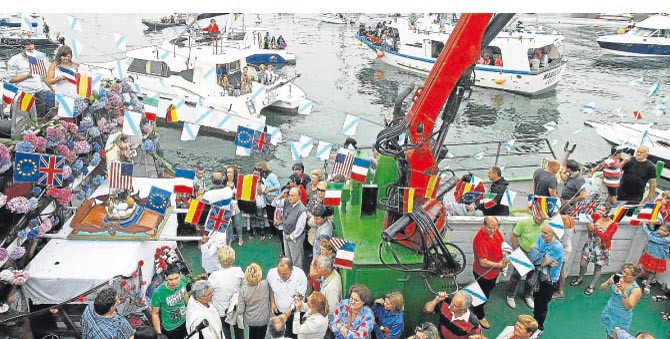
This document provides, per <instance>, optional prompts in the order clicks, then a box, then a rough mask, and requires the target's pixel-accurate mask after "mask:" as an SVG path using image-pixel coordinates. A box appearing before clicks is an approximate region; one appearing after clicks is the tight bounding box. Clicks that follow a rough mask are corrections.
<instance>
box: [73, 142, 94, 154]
mask: <svg viewBox="0 0 670 339" xmlns="http://www.w3.org/2000/svg"><path fill="white" fill-rule="evenodd" d="M73 150H74V152H75V153H76V154H86V153H90V152H91V145H89V144H88V142H86V141H75V142H74V147H73Z"/></svg>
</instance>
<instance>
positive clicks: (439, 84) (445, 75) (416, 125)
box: [406, 13, 492, 196]
mask: <svg viewBox="0 0 670 339" xmlns="http://www.w3.org/2000/svg"><path fill="white" fill-rule="evenodd" d="M491 17H492V14H490V13H486V14H483V13H478V14H463V15H462V16H461V18H460V20H459V21H458V24H457V25H456V27H455V28H454V30H453V32H452V33H451V35H450V36H449V40H448V41H447V44H446V46H445V48H444V50H443V51H442V53H440V56H439V57H438V59H437V60H436V61H435V65H434V66H433V68H432V69H431V71H430V73H429V74H428V77H427V78H426V82H425V83H424V86H423V87H420V88H418V89H417V91H416V93H415V94H414V98H412V101H413V104H412V107H411V108H410V111H409V113H408V114H407V116H406V119H407V121H408V126H409V128H408V129H409V131H408V132H409V140H410V143H411V144H412V145H415V148H413V149H410V150H407V152H406V157H407V162H408V164H409V180H408V184H409V186H410V187H414V188H416V193H417V195H419V196H423V194H424V192H425V188H426V185H427V184H428V179H429V176H430V175H433V174H434V173H436V171H437V163H436V160H435V155H434V154H432V153H431V151H430V150H431V140H430V136H431V134H432V133H433V128H434V127H435V120H436V119H437V117H438V115H439V113H440V110H441V109H442V106H443V105H444V104H445V102H446V101H447V98H448V97H449V95H450V94H451V92H452V90H453V89H454V87H455V86H456V84H457V83H458V80H459V79H460V78H461V75H462V74H463V73H464V72H465V71H466V70H467V69H468V68H469V67H471V66H472V65H473V64H474V63H475V62H476V61H477V59H478V58H479V56H480V53H481V47H480V46H481V44H482V38H483V36H484V32H485V31H486V27H487V26H488V24H489V21H490V20H491Z"/></svg>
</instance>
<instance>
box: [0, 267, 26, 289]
mask: <svg viewBox="0 0 670 339" xmlns="http://www.w3.org/2000/svg"><path fill="white" fill-rule="evenodd" d="M29 277H30V274H29V273H28V271H26V270H14V269H11V268H8V269H6V270H4V271H2V272H0V280H2V281H5V282H8V283H10V284H12V285H15V286H19V285H23V284H25V283H26V280H28V278H29Z"/></svg>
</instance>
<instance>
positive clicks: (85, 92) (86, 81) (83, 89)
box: [76, 73, 93, 99]
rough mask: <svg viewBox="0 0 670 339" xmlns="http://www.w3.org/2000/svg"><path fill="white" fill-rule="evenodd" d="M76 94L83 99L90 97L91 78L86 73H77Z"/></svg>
mask: <svg viewBox="0 0 670 339" xmlns="http://www.w3.org/2000/svg"><path fill="white" fill-rule="evenodd" d="M76 77H77V94H79V96H80V97H82V98H84V99H88V98H90V97H91V86H92V84H93V79H92V78H91V77H89V76H87V75H84V74H81V73H77V76H76Z"/></svg>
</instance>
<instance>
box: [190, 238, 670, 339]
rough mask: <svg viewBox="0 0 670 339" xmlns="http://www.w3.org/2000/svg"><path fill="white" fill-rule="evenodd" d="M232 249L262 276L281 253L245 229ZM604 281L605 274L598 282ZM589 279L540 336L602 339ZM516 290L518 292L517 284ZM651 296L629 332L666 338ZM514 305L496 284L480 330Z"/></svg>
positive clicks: (603, 298)
mask: <svg viewBox="0 0 670 339" xmlns="http://www.w3.org/2000/svg"><path fill="white" fill-rule="evenodd" d="M233 248H234V249H235V252H236V257H237V258H236V261H235V265H236V266H240V267H242V270H244V268H245V267H246V266H247V265H249V264H250V263H252V262H256V263H258V264H259V265H261V267H262V268H263V275H264V276H265V275H267V272H268V270H269V269H270V268H272V267H274V266H275V265H276V262H277V257H278V256H279V253H280V252H281V246H280V245H279V240H278V239H277V237H275V238H273V239H272V240H267V239H266V240H263V241H261V240H260V237H258V236H256V237H254V239H253V240H249V239H248V236H247V234H246V231H245V235H244V245H243V246H241V247H240V246H238V245H237V241H235V242H234V243H233ZM182 253H183V254H184V256H185V259H186V261H187V262H188V264H189V266H190V267H191V268H192V270H193V273H195V274H200V273H202V272H203V270H202V268H201V266H200V262H201V261H200V251H199V250H198V248H197V246H196V245H195V243H184V246H183V247H182ZM604 280H605V277H603V278H602V279H601V281H600V282H602V281H604ZM567 281H568V282H570V281H572V277H569V278H568V280H567ZM589 281H590V277H587V278H586V279H585V281H584V283H583V284H582V285H580V286H577V287H571V286H569V285H568V286H566V288H565V299H563V300H553V301H552V302H551V304H549V314H548V317H547V320H546V322H545V333H544V334H543V336H542V337H543V338H566V337H570V338H583V339H591V338H593V339H600V338H605V331H604V328H603V327H602V325H601V324H600V312H601V311H602V309H603V308H604V307H605V304H607V299H608V298H609V296H610V293H609V292H608V291H600V290H596V293H595V294H594V295H592V296H585V295H584V293H583V292H584V288H585V287H586V284H587V283H588V282H589ZM518 290H519V293H521V286H519V288H518ZM656 294H661V291H660V290H659V288H658V287H655V288H653V289H652V293H651V295H656ZM651 295H643V296H642V299H641V300H640V302H639V303H638V304H637V306H636V307H635V309H634V313H633V324H632V326H631V331H632V332H634V333H637V332H638V331H641V330H645V331H649V332H651V333H652V334H653V335H654V336H655V337H656V338H670V321H664V320H663V318H662V317H661V312H662V311H663V312H667V311H668V307H669V305H670V303H669V302H660V303H655V302H652V301H651V297H650V296H651ZM375 297H376V296H375ZM516 305H517V307H516V309H515V310H512V309H510V308H509V307H508V306H507V304H506V303H505V297H504V284H502V285H500V286H497V287H496V288H495V289H494V290H493V292H492V295H491V298H490V301H489V303H488V305H487V306H486V312H487V319H488V320H489V322H490V323H491V329H488V330H484V335H485V336H486V337H488V338H495V337H496V336H498V334H499V333H500V332H501V331H502V330H503V328H505V326H508V325H513V324H514V323H515V322H516V317H517V316H518V315H519V314H522V313H525V314H530V315H532V314H533V312H532V310H531V309H529V308H528V307H527V306H526V304H525V303H524V301H523V298H521V297H517V298H516ZM406 311H411V310H406ZM417 311H418V310H417ZM426 320H427V321H435V319H433V318H430V319H429V318H427V319H426ZM405 330H406V331H405V332H406V335H409V334H408V333H410V331H409V329H405ZM404 337H406V336H403V338H404Z"/></svg>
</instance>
